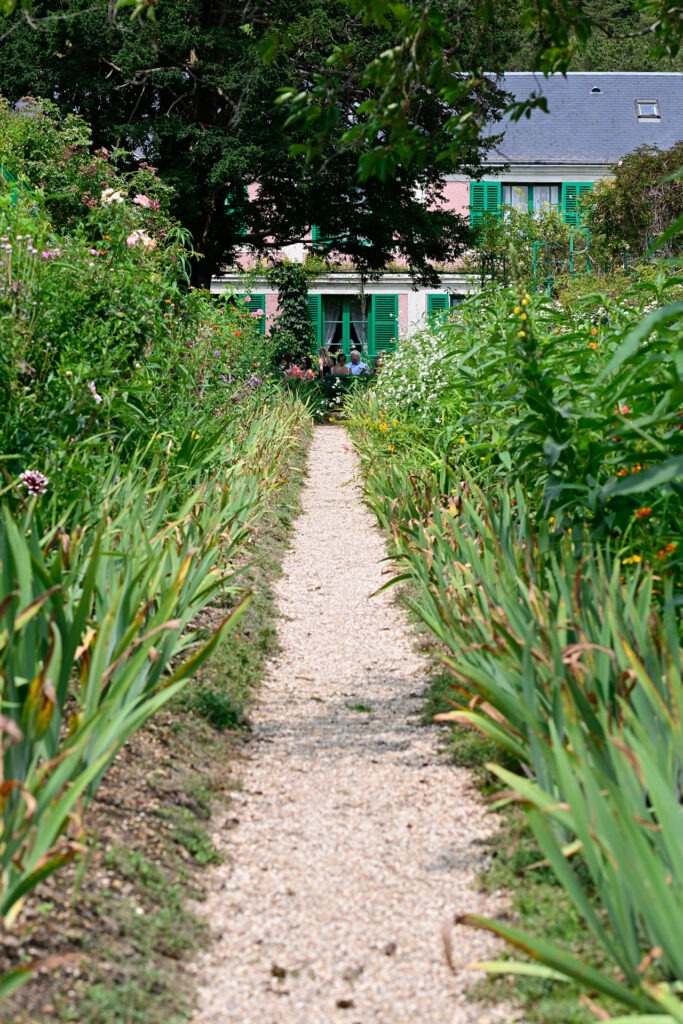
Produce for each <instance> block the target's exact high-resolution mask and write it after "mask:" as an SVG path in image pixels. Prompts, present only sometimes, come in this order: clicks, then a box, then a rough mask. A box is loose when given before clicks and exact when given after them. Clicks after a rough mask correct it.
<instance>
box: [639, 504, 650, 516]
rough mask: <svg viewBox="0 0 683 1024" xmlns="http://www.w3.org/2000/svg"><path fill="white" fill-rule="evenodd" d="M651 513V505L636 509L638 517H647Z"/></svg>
mask: <svg viewBox="0 0 683 1024" xmlns="http://www.w3.org/2000/svg"><path fill="white" fill-rule="evenodd" d="M651 515H652V509H651V508H650V506H649V505H645V507H644V508H639V509H636V519H647V517H648V516H651Z"/></svg>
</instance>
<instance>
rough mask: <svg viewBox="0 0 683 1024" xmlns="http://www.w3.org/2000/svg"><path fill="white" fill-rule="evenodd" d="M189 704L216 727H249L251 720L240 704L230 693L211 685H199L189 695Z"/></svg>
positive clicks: (221, 728)
mask: <svg viewBox="0 0 683 1024" xmlns="http://www.w3.org/2000/svg"><path fill="white" fill-rule="evenodd" d="M189 706H190V708H191V709H192V710H193V711H194V712H196V713H197V714H198V715H201V716H202V718H205V719H206V720H207V722H209V724H210V725H212V726H213V727H214V729H218V730H220V731H222V730H223V729H248V728H249V721H248V719H247V717H246V715H245V713H244V708H243V707H242V706H241V705H240V704H235V703H234V702H233V700H232V699H231V697H230V696H229V694H225V693H221V691H220V690H217V689H214V688H213V687H210V686H198V687H196V689H194V690H193V691H192V693H191V694H190V697H189Z"/></svg>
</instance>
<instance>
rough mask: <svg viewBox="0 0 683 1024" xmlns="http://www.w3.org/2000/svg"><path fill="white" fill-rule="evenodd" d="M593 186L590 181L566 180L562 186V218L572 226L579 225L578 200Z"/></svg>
mask: <svg viewBox="0 0 683 1024" xmlns="http://www.w3.org/2000/svg"><path fill="white" fill-rule="evenodd" d="M592 188H593V183H592V182H591V181H574V182H571V181H566V182H565V183H564V184H563V186H562V219H563V220H564V222H565V224H571V225H572V227H575V228H576V227H578V226H579V220H580V218H579V200H580V198H581V196H582V195H584V194H585V193H586V192H590V190H591V189H592Z"/></svg>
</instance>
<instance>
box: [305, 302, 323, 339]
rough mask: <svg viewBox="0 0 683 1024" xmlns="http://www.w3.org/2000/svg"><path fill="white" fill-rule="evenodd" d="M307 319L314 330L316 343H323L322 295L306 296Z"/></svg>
mask: <svg viewBox="0 0 683 1024" xmlns="http://www.w3.org/2000/svg"><path fill="white" fill-rule="evenodd" d="M308 319H309V321H310V323H311V326H312V327H313V330H314V331H315V340H316V341H317V343H318V345H322V343H323V297H322V295H309V296H308Z"/></svg>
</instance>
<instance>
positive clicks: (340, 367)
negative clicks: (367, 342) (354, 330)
mask: <svg viewBox="0 0 683 1024" xmlns="http://www.w3.org/2000/svg"><path fill="white" fill-rule="evenodd" d="M350 372H351V371H350V370H349V368H348V366H347V365H346V356H345V355H344V353H343V352H340V353H339V355H338V356H337V360H336V362H335V364H334V366H333V367H332V373H334V374H336V375H337V376H343V377H345V376H348V374H349V373H350Z"/></svg>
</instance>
